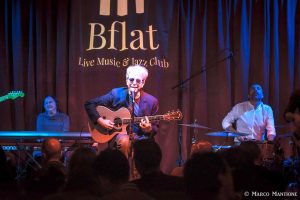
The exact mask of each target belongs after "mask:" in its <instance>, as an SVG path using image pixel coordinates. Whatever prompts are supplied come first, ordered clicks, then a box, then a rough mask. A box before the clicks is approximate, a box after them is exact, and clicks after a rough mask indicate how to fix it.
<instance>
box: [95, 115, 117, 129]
mask: <svg viewBox="0 0 300 200" xmlns="http://www.w3.org/2000/svg"><path fill="white" fill-rule="evenodd" d="M97 123H98V124H100V125H101V126H102V127H103V128H106V129H108V130H111V129H113V128H114V125H115V123H113V122H112V121H110V120H109V119H103V118H102V117H99V118H98V120H97Z"/></svg>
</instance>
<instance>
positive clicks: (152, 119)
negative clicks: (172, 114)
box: [122, 115, 164, 124]
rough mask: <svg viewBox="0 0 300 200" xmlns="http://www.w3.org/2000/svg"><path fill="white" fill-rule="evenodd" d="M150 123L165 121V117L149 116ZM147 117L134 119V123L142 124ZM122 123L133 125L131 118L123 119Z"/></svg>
mask: <svg viewBox="0 0 300 200" xmlns="http://www.w3.org/2000/svg"><path fill="white" fill-rule="evenodd" d="M147 117H148V119H149V121H150V122H153V121H159V120H163V119H164V116H163V115H155V116H147ZM144 118H145V117H134V123H140V122H141V120H142V119H144ZM122 123H123V124H129V123H131V118H123V119H122Z"/></svg>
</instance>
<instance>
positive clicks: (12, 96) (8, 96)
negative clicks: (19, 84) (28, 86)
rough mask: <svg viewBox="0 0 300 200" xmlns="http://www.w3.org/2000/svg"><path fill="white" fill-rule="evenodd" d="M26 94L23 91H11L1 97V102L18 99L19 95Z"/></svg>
mask: <svg viewBox="0 0 300 200" xmlns="http://www.w3.org/2000/svg"><path fill="white" fill-rule="evenodd" d="M24 96H25V94H24V92H23V91H11V92H9V93H7V94H6V95H4V96H1V97H0V102H2V101H6V100H8V99H16V98H18V97H24Z"/></svg>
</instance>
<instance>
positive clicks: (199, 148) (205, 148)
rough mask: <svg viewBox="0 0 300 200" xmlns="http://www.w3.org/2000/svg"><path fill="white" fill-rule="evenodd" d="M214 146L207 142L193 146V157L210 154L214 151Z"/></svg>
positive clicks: (203, 141) (200, 141)
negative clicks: (200, 153)
mask: <svg viewBox="0 0 300 200" xmlns="http://www.w3.org/2000/svg"><path fill="white" fill-rule="evenodd" d="M212 150H213V149H212V144H211V143H210V142H208V141H205V140H199V141H198V142H197V143H195V144H193V145H192V148H191V155H193V154H194V153H198V152H210V151H212Z"/></svg>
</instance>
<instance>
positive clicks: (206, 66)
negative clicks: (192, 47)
mask: <svg viewBox="0 0 300 200" xmlns="http://www.w3.org/2000/svg"><path fill="white" fill-rule="evenodd" d="M232 57H233V53H232V52H230V53H229V55H228V56H226V57H225V58H222V59H221V60H217V61H215V62H212V63H210V64H207V65H204V66H202V67H201V69H200V70H199V71H197V72H196V73H194V74H192V75H191V76H190V77H188V78H187V79H185V80H183V81H181V82H180V83H178V84H177V85H175V86H173V87H172V88H171V89H172V90H174V89H176V88H178V87H181V86H182V85H183V84H185V83H186V82H188V81H189V80H191V79H193V78H195V77H196V76H198V75H200V74H202V73H203V72H206V71H207V70H209V69H213V68H215V67H217V64H219V63H221V62H223V61H225V60H227V59H230V58H232ZM209 66H212V67H209Z"/></svg>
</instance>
